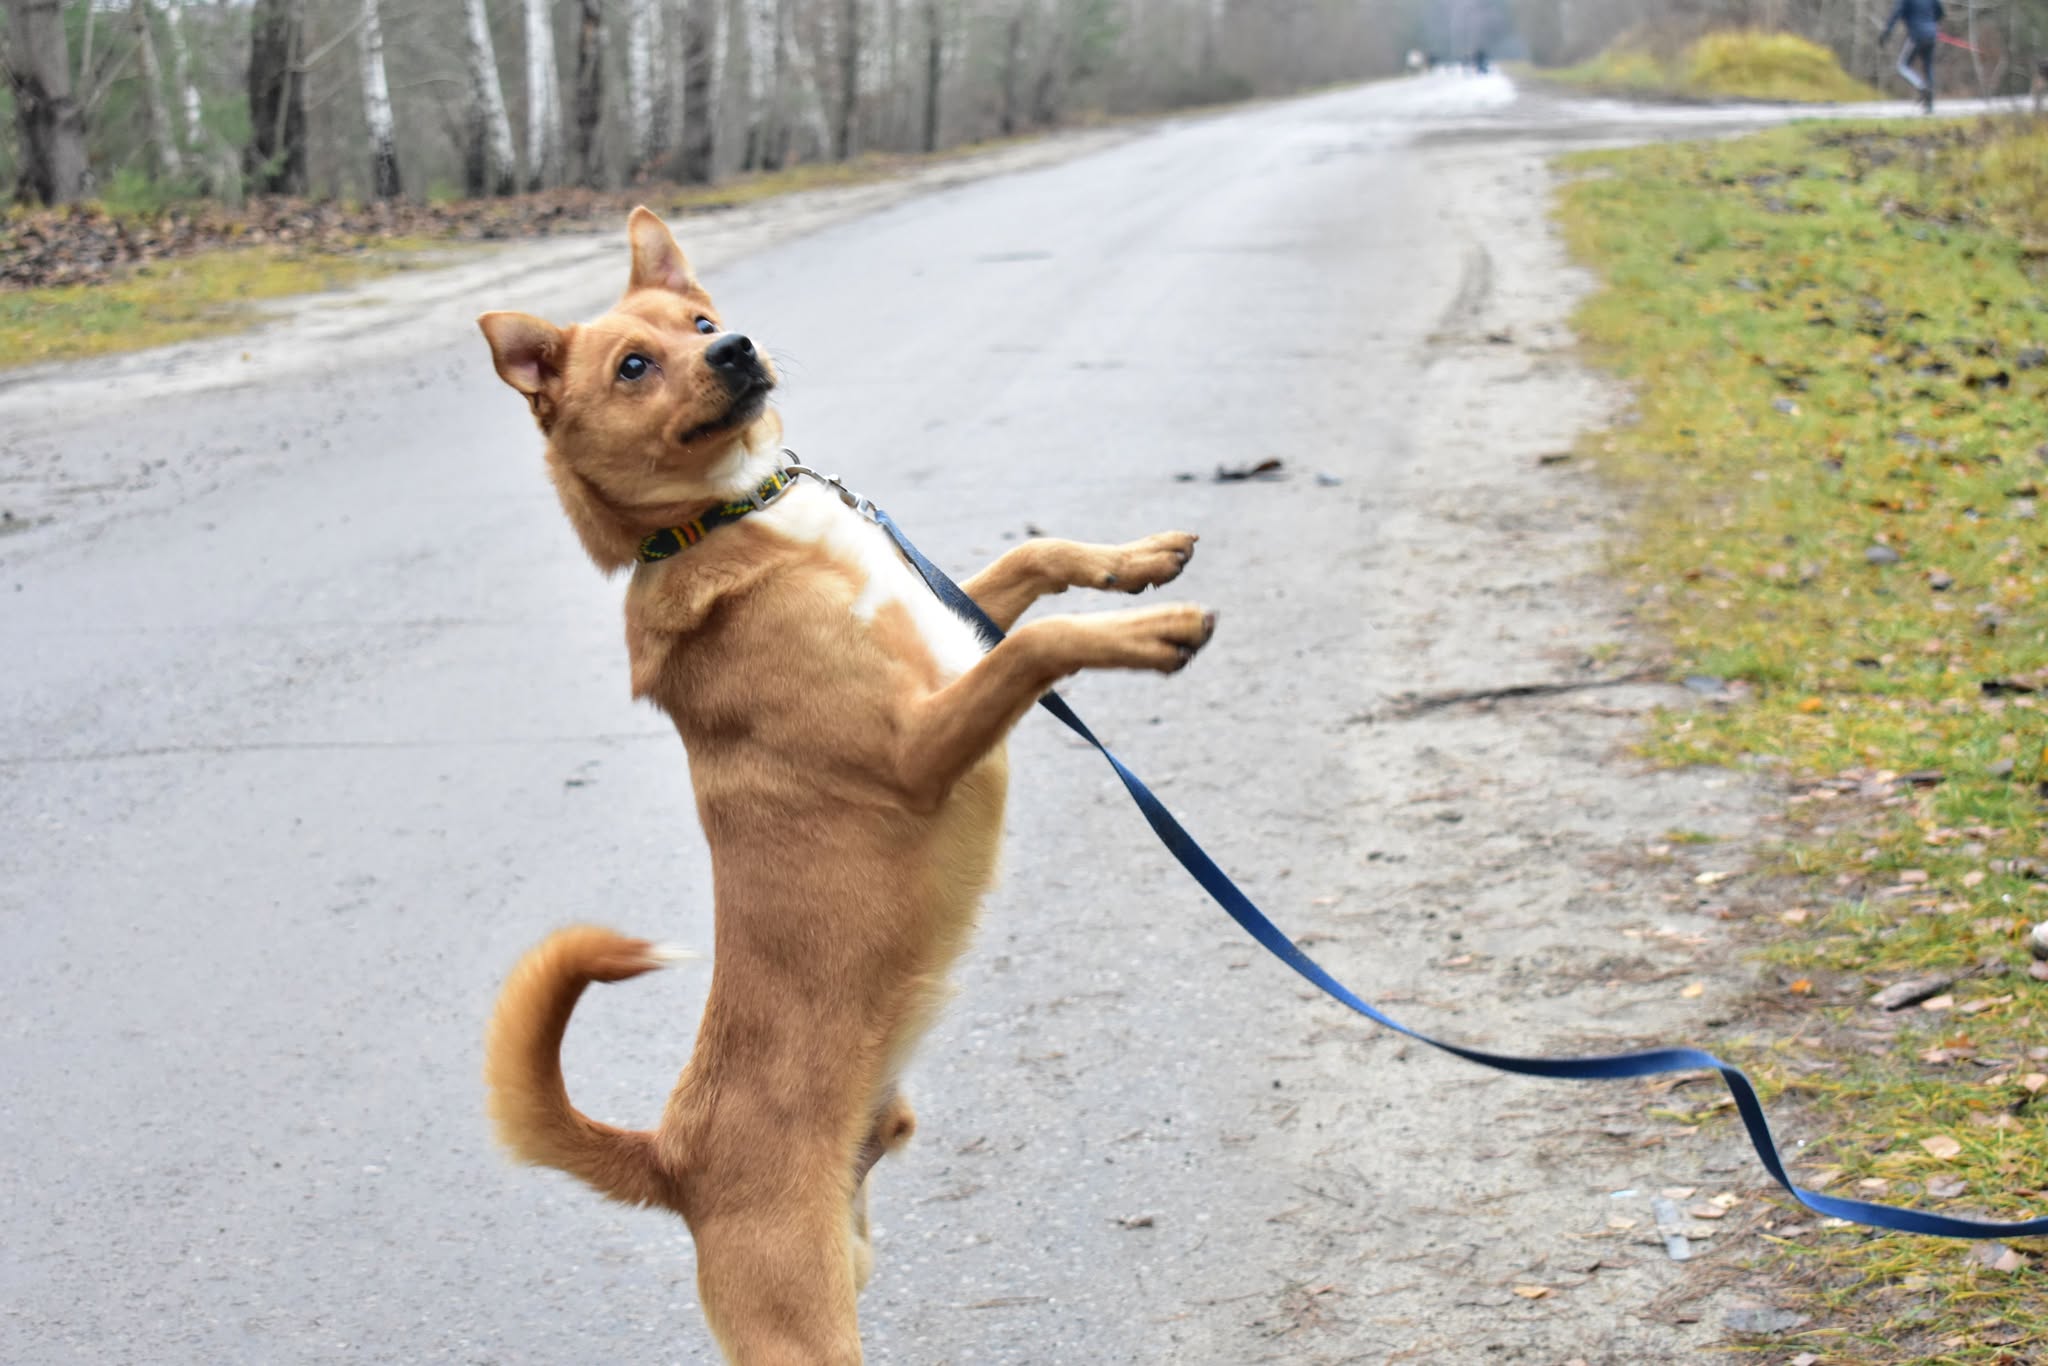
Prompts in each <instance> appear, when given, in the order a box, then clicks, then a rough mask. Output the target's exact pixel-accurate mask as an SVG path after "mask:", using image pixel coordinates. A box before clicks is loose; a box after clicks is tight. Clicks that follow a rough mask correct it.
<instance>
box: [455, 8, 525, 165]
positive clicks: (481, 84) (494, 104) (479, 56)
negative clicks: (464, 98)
mask: <svg viewBox="0 0 2048 1366" xmlns="http://www.w3.org/2000/svg"><path fill="white" fill-rule="evenodd" d="M462 15H463V23H464V27H465V29H466V30H467V32H466V35H465V37H466V41H465V43H464V52H465V54H466V55H467V57H468V59H469V122H468V127H467V138H468V145H467V146H466V147H465V148H464V149H463V180H464V183H465V184H466V185H467V187H468V189H469V192H470V194H472V195H486V194H511V193H512V192H513V191H514V190H515V189H517V188H518V186H519V162H518V154H517V153H515V152H514V151H513V150H512V120H511V119H510V118H508V117H506V114H505V88H504V86H503V85H502V84H500V83H499V80H498V54H497V51H496V50H495V49H494V48H493V46H492V44H491V22H490V16H489V15H487V14H486V13H485V12H484V0H462Z"/></svg>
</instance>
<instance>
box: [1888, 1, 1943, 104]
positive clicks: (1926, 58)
mask: <svg viewBox="0 0 2048 1366" xmlns="http://www.w3.org/2000/svg"><path fill="white" fill-rule="evenodd" d="M1946 14H1947V11H1946V10H1944V9H1942V7H1941V0H1899V2H1898V4H1897V5H1895V6H1893V8H1892V17H1891V18H1890V19H1889V20H1888V21H1886V23H1885V26H1884V32H1883V33H1882V34H1880V35H1878V39H1877V41H1878V43H1879V45H1880V46H1882V45H1883V44H1884V43H1886V42H1889V41H1890V40H1891V36H1892V30H1893V29H1895V28H1897V27H1898V26H1899V25H1900V24H1904V25H1905V26H1906V39H1907V42H1906V50H1905V51H1904V52H1902V53H1900V54H1899V74H1900V75H1901V76H1904V77H1905V78H1906V84H1907V85H1910V86H1912V87H1913V88H1914V89H1915V90H1917V91H1919V92H1920V107H1921V108H1922V109H1925V110H1926V111H1927V112H1928V113H1930V114H1931V113H1933V112H1934V49H1935V48H1936V46H1938V45H1939V44H1940V42H1941V21H1942V19H1943V17H1944V16H1945V15H1946ZM1915 62H1918V63H1919V64H1920V71H1921V75H1918V76H1916V75H1914V74H1913V63H1915Z"/></svg>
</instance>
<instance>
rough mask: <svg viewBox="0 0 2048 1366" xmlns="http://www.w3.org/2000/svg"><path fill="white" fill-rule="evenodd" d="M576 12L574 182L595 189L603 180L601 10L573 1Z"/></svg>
mask: <svg viewBox="0 0 2048 1366" xmlns="http://www.w3.org/2000/svg"><path fill="white" fill-rule="evenodd" d="M576 10H577V15H578V21H577V25H576V147H575V152H576V183H577V184H578V185H581V186H584V187H585V188H586V189H592V190H595V189H598V188H599V187H600V186H601V185H602V183H603V181H604V143H603V142H602V141H600V140H599V138H598V136H597V128H598V124H599V123H601V122H602V121H603V119H604V26H603V25H604V7H603V3H602V0H577V6H576Z"/></svg>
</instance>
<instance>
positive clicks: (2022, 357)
mask: <svg viewBox="0 0 2048 1366" xmlns="http://www.w3.org/2000/svg"><path fill="white" fill-rule="evenodd" d="M2012 363H2013V364H2014V365H2015V366H2017V367H2018V368H2019V369H2022V370H2038V369H2040V368H2041V367H2042V366H2044V365H2048V347H2042V346H2028V347H2024V348H2022V349H2021V351H2020V353H2019V354H2018V355H2017V356H2014V357H2013V361H2012Z"/></svg>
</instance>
